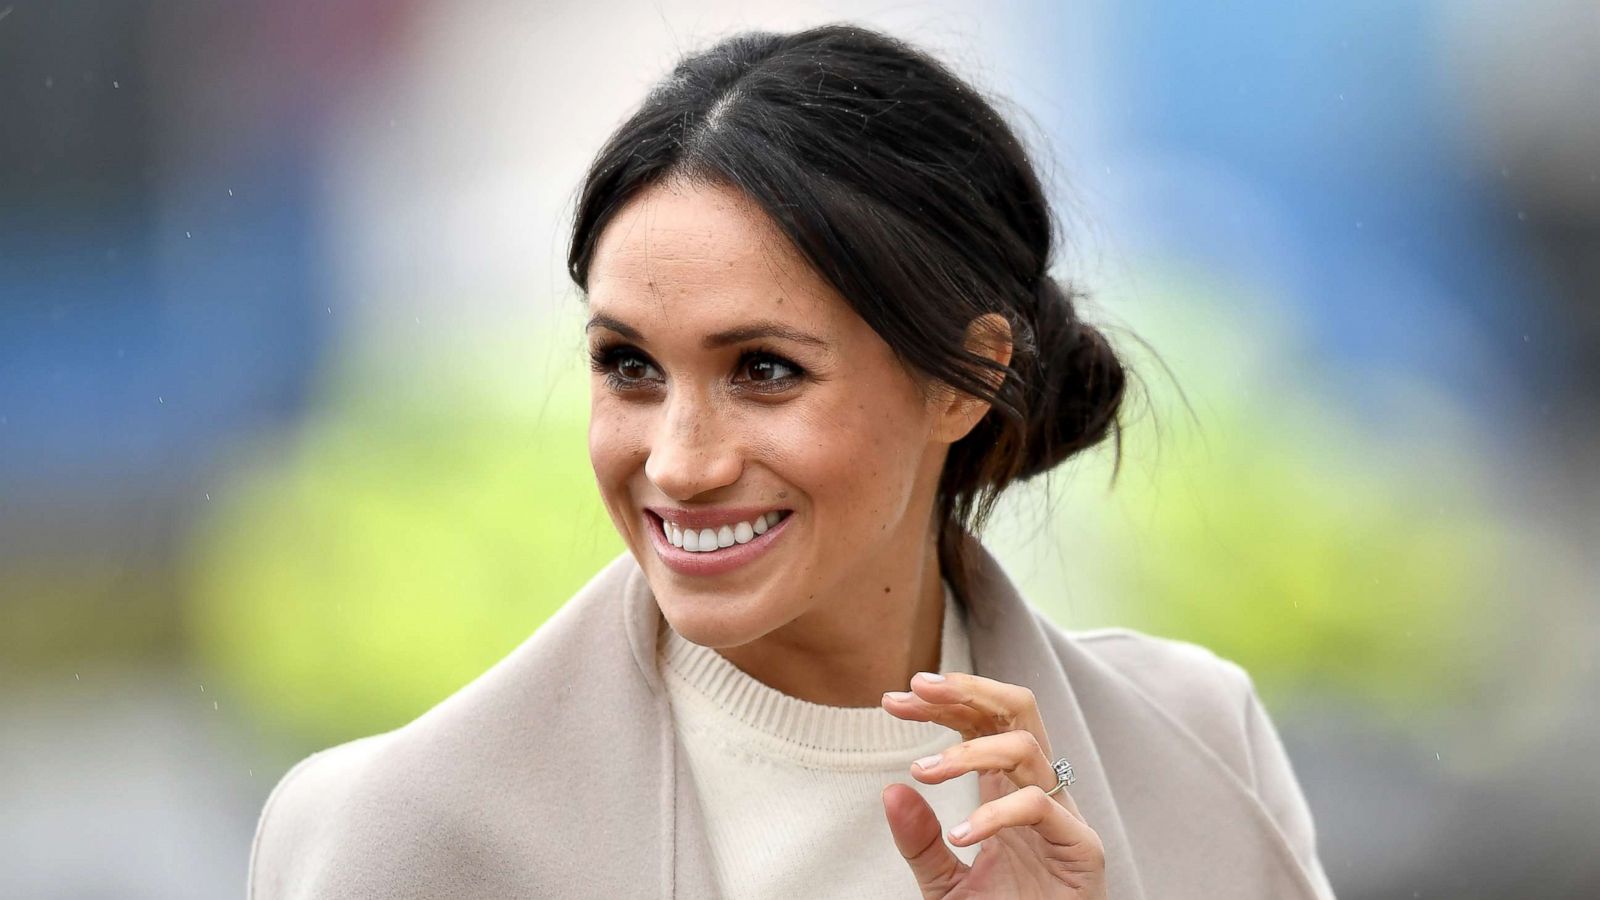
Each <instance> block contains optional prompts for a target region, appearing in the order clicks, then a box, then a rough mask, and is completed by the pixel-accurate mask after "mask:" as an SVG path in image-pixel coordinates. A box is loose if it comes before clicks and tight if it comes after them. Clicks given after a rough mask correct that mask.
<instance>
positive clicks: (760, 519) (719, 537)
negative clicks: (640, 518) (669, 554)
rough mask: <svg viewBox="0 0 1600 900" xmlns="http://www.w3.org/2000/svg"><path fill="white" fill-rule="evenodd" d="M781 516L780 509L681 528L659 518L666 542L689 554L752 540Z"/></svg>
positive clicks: (707, 551)
mask: <svg viewBox="0 0 1600 900" xmlns="http://www.w3.org/2000/svg"><path fill="white" fill-rule="evenodd" d="M782 517H783V514H782V513H779V512H770V513H764V514H762V515H759V516H756V517H755V518H754V519H750V520H749V521H746V522H735V523H733V524H732V525H722V526H719V527H717V528H684V527H682V526H680V525H675V524H673V523H671V522H668V521H665V520H662V523H661V530H662V532H663V533H664V534H666V536H667V543H669V544H671V545H672V546H674V547H681V548H683V549H684V550H686V551H688V552H690V553H710V552H712V551H714V550H721V549H722V548H724V547H732V546H733V545H734V544H747V543H749V542H750V541H753V540H755V538H756V535H758V534H765V533H766V532H767V531H768V530H769V529H770V528H772V526H774V525H776V524H778V520H779V519H781V518H782Z"/></svg>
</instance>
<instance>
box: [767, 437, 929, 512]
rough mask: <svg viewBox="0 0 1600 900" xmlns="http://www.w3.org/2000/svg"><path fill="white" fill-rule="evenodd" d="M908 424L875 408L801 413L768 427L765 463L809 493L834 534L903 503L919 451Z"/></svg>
mask: <svg viewBox="0 0 1600 900" xmlns="http://www.w3.org/2000/svg"><path fill="white" fill-rule="evenodd" d="M906 433H907V432H906V430H905V429H904V428H901V427H899V426H898V425H897V423H895V422H891V421H886V420H885V419H884V418H883V417H882V416H878V415H875V414H874V413H873V411H872V410H862V411H861V414H859V415H858V414H856V413H855V411H854V410H852V411H851V414H849V415H840V414H838V413H837V412H834V413H831V414H814V415H809V416H805V417H797V418H796V419H794V420H791V421H790V422H787V423H785V424H784V426H783V427H777V428H772V427H769V428H768V429H767V430H766V431H765V432H764V434H765V435H766V438H767V439H766V440H765V441H764V442H763V443H762V445H761V446H762V450H761V451H760V452H761V453H762V455H763V457H764V458H765V462H766V463H767V465H768V466H769V467H770V468H772V470H773V471H775V472H776V473H777V474H778V475H779V476H780V477H781V478H783V479H784V480H785V481H787V482H789V483H791V484H794V485H796V486H797V487H799V488H800V489H801V490H803V491H804V492H805V493H806V495H807V496H808V497H809V498H810V501H811V503H812V504H813V506H814V507H815V512H816V513H817V514H818V515H819V516H820V517H822V518H823V519H825V520H826V521H827V523H829V524H830V525H831V526H833V527H831V528H830V529H829V532H830V533H832V534H836V535H845V534H860V533H862V531H861V530H862V529H864V528H867V527H868V526H873V530H877V528H876V525H875V524H874V523H882V522H883V521H884V520H885V519H888V518H892V517H894V516H895V515H897V514H898V511H899V510H900V508H901V507H903V505H904V503H905V499H906V498H905V496H904V495H905V492H906V484H907V482H908V477H909V476H908V473H909V472H910V468H911V467H912V466H914V465H915V462H914V461H915V459H916V458H917V456H918V453H917V451H916V448H912V447H909V446H908V445H907V441H906V439H905V437H904V435H905V434H906Z"/></svg>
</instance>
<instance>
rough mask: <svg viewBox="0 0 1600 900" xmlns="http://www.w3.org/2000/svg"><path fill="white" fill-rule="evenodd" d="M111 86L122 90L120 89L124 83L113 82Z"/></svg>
mask: <svg viewBox="0 0 1600 900" xmlns="http://www.w3.org/2000/svg"><path fill="white" fill-rule="evenodd" d="M111 86H112V87H114V88H120V87H122V83H121V82H118V81H113V82H111Z"/></svg>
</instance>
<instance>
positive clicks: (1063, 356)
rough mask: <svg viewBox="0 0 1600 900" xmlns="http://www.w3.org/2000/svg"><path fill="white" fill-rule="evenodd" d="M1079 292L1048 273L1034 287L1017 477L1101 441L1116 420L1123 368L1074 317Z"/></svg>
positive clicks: (1104, 343)
mask: <svg viewBox="0 0 1600 900" xmlns="http://www.w3.org/2000/svg"><path fill="white" fill-rule="evenodd" d="M1079 296H1081V295H1079V294H1078V293H1077V292H1076V291H1075V290H1073V289H1072V288H1070V287H1068V288H1065V289H1064V288H1063V287H1062V285H1061V284H1060V283H1059V282H1057V281H1056V280H1055V279H1054V278H1052V277H1050V276H1049V275H1044V276H1042V277H1041V278H1040V279H1039V283H1038V286H1037V287H1036V289H1035V290H1034V298H1033V299H1034V304H1033V306H1034V309H1033V313H1034V315H1033V323H1032V324H1033V346H1032V348H1031V349H1032V351H1033V352H1032V356H1033V360H1034V371H1033V372H1031V373H1029V374H1030V375H1031V376H1032V377H1031V378H1029V379H1028V381H1029V384H1028V385H1027V389H1028V403H1027V429H1026V438H1025V444H1024V447H1023V459H1022V465H1021V468H1020V469H1019V471H1018V473H1017V477H1018V478H1021V479H1028V478H1032V477H1033V476H1035V475H1038V474H1040V473H1043V472H1047V471H1049V470H1050V469H1052V468H1054V467H1055V466H1056V465H1057V464H1059V463H1061V462H1062V461H1064V460H1065V459H1067V458H1068V457H1070V456H1072V455H1073V454H1074V453H1077V452H1078V451H1080V450H1086V449H1088V448H1090V447H1092V446H1094V445H1095V444H1098V443H1100V441H1102V440H1104V439H1105V437H1106V435H1107V433H1108V432H1110V431H1111V430H1112V428H1113V426H1115V425H1116V423H1117V411H1118V409H1119V408H1120V407H1121V405H1122V394H1123V386H1124V384H1125V382H1126V373H1125V372H1124V370H1123V366H1122V361H1121V360H1120V359H1118V358H1117V354H1116V351H1115V350H1113V349H1112V348H1111V344H1110V342H1109V341H1107V340H1106V337H1105V335H1103V334H1101V333H1100V331H1099V329H1097V328H1095V327H1094V326H1092V325H1090V324H1088V323H1086V322H1084V321H1082V320H1081V319H1079V318H1078V312H1077V308H1076V304H1075V303H1074V300H1075V299H1076V298H1077V297H1079Z"/></svg>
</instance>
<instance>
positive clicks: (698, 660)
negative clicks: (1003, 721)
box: [657, 579, 971, 771]
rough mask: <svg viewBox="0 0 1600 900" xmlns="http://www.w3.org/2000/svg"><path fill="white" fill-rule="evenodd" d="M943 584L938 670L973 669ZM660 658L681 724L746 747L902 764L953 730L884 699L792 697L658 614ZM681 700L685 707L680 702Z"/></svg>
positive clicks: (960, 617)
mask: <svg viewBox="0 0 1600 900" xmlns="http://www.w3.org/2000/svg"><path fill="white" fill-rule="evenodd" d="M940 580H941V583H942V586H943V588H944V620H943V625H942V627H941V629H940V640H939V671H941V672H945V671H960V672H967V671H971V648H970V645H969V643H968V635H967V624H966V616H965V612H964V611H963V610H962V609H961V606H960V604H959V603H957V602H956V599H955V595H954V593H953V592H952V591H951V589H950V583H949V581H947V580H945V579H940ZM657 662H658V665H659V668H660V670H661V674H662V678H663V680H664V681H665V683H666V685H667V691H668V694H669V696H670V697H671V700H672V703H673V705H674V708H675V710H677V711H678V715H677V719H678V722H679V727H680V729H681V728H684V727H691V728H694V729H697V730H702V731H704V730H709V731H713V732H714V733H715V735H716V736H717V737H718V738H720V739H723V740H727V741H730V742H732V743H734V744H736V745H739V746H741V748H742V749H743V750H744V751H746V752H750V753H754V754H756V755H760V756H769V757H777V758H783V759H787V760H790V761H794V762H799V763H801V764H804V765H807V766H810V767H814V768H825V769H836V770H854V771H860V770H863V769H881V768H889V767H898V766H902V765H904V762H905V756H906V754H907V753H910V752H918V751H922V750H927V751H928V752H933V751H936V750H938V749H942V748H943V747H944V746H946V745H948V744H950V743H951V742H952V739H953V738H954V737H955V736H956V735H955V733H954V732H953V731H951V730H950V729H949V728H946V727H945V726H943V725H938V724H935V723H933V722H912V721H908V720H906V719H901V718H897V717H896V716H893V715H890V714H889V713H888V712H887V711H885V710H884V709H883V708H882V707H878V706H870V707H851V706H825V705H822V704H819V703H812V702H810V701H807V700H802V699H800V698H798V697H792V696H790V695H788V694H785V693H783V692H781V691H779V690H777V689H775V688H772V687H769V686H767V685H766V684H763V683H762V682H760V681H757V680H756V679H755V678H753V677H751V676H750V675H747V674H746V673H745V672H744V671H743V670H741V669H739V667H737V666H735V665H734V664H733V663H731V662H729V661H728V660H727V659H726V658H724V657H723V656H722V654H720V653H718V652H717V651H715V650H713V649H711V648H709V647H703V646H701V645H699V644H695V643H692V642H690V641H689V640H687V639H685V638H684V637H683V636H682V635H680V634H678V633H677V632H676V631H674V630H673V629H672V626H671V625H670V624H668V623H666V622H665V620H663V622H662V625H661V632H660V635H659V641H658V644H657ZM685 707H686V708H685Z"/></svg>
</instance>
